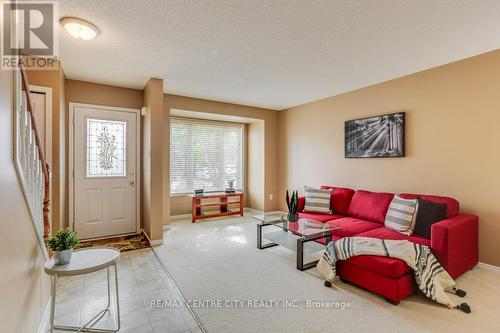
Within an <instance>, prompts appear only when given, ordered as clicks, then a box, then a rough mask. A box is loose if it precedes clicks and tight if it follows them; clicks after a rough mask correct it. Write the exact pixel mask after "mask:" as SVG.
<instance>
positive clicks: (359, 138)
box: [344, 112, 405, 158]
mask: <svg viewBox="0 0 500 333" xmlns="http://www.w3.org/2000/svg"><path fill="white" fill-rule="evenodd" d="M344 134H345V157H346V158H369V157H404V156H405V113H404V112H398V113H391V114H386V115H382V116H376V117H370V118H363V119H354V120H348V121H346V122H345V133H344Z"/></svg>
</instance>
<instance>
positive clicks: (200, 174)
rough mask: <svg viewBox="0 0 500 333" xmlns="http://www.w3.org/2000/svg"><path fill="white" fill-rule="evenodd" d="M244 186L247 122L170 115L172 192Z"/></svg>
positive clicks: (187, 192) (180, 192)
mask: <svg viewBox="0 0 500 333" xmlns="http://www.w3.org/2000/svg"><path fill="white" fill-rule="evenodd" d="M229 180H233V181H234V188H235V189H240V190H241V189H243V125H242V124H234V123H223V122H214V121H208V120H201V119H187V118H174V117H172V118H171V119H170V193H171V194H191V193H193V191H194V190H195V189H203V190H205V192H210V191H223V190H224V189H225V188H226V187H227V181H229Z"/></svg>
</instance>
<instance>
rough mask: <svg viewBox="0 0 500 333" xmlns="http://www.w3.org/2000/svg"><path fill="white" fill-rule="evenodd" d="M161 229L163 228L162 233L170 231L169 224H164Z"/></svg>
mask: <svg viewBox="0 0 500 333" xmlns="http://www.w3.org/2000/svg"><path fill="white" fill-rule="evenodd" d="M162 228H163V231H167V230H170V224H164V225H163V227H162Z"/></svg>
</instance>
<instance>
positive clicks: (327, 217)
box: [299, 213, 344, 223]
mask: <svg viewBox="0 0 500 333" xmlns="http://www.w3.org/2000/svg"><path fill="white" fill-rule="evenodd" d="M299 217H300V218H302V219H310V220H314V221H319V222H323V223H325V222H326V221H331V220H335V219H340V218H343V217H344V215H339V214H321V213H299Z"/></svg>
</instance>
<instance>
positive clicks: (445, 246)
mask: <svg viewBox="0 0 500 333" xmlns="http://www.w3.org/2000/svg"><path fill="white" fill-rule="evenodd" d="M431 250H432V252H433V253H434V255H435V256H436V258H437V259H438V260H439V262H440V263H441V265H442V266H443V267H444V268H445V269H446V271H447V272H448V274H450V276H451V277H452V278H454V279H455V278H457V277H459V276H460V275H462V274H463V273H465V272H466V271H467V270H469V269H471V268H473V267H474V266H475V265H477V262H478V255H479V254H478V217H477V216H475V215H470V214H459V215H457V216H455V217H452V218H448V219H446V220H443V221H440V222H437V223H435V224H433V225H432V228H431Z"/></svg>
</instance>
